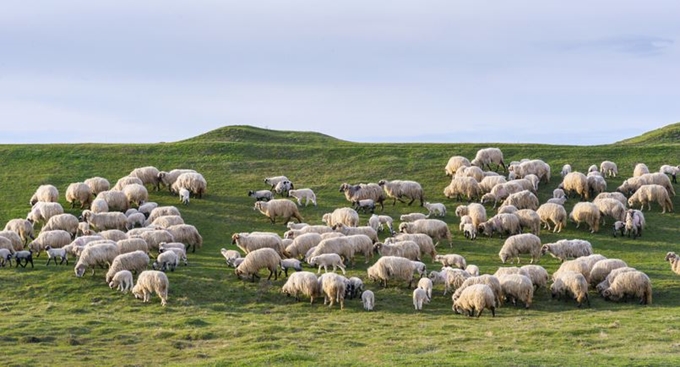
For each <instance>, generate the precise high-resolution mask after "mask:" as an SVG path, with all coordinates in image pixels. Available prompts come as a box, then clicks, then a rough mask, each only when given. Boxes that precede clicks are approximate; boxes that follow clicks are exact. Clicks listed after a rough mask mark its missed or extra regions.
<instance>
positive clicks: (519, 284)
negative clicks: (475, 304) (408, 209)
mask: <svg viewBox="0 0 680 367" xmlns="http://www.w3.org/2000/svg"><path fill="white" fill-rule="evenodd" d="M498 280H499V281H500V283H501V288H502V289H503V294H504V295H505V297H506V298H509V299H510V301H511V302H512V304H513V305H516V304H517V301H518V300H519V301H522V303H524V308H529V307H531V303H532V300H533V298H534V285H533V283H532V282H531V279H529V277H527V276H525V275H520V274H508V275H504V276H502V277H500V278H499V279H498Z"/></svg>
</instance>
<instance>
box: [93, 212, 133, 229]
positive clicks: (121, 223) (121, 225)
mask: <svg viewBox="0 0 680 367" xmlns="http://www.w3.org/2000/svg"><path fill="white" fill-rule="evenodd" d="M82 218H83V221H85V222H87V223H88V224H89V225H90V227H92V228H94V229H95V230H97V231H105V230H107V229H118V230H121V231H123V230H126V225H127V217H126V216H125V214H123V213H120V212H109V213H94V212H92V211H90V210H84V211H83V214H82Z"/></svg>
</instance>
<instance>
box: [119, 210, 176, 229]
mask: <svg viewBox="0 0 680 367" xmlns="http://www.w3.org/2000/svg"><path fill="white" fill-rule="evenodd" d="M138 214H141V215H142V216H144V214H142V213H138ZM128 220H129V217H128ZM177 224H185V223H184V219H183V218H182V216H180V215H164V216H162V217H157V218H156V219H154V220H153V222H152V223H151V224H150V225H148V227H154V228H168V227H170V226H174V225H177Z"/></svg>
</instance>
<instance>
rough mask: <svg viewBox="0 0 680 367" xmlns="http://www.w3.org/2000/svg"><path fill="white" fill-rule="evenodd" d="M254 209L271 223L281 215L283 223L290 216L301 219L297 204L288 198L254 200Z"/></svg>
mask: <svg viewBox="0 0 680 367" xmlns="http://www.w3.org/2000/svg"><path fill="white" fill-rule="evenodd" d="M254 209H255V210H259V211H260V213H262V214H264V215H265V216H266V217H267V218H269V220H270V221H271V223H272V224H276V218H277V217H283V222H284V223H287V222H288V221H289V220H290V218H291V217H294V218H295V219H297V220H298V222H300V223H302V221H303V219H302V216H301V215H300V212H299V211H298V208H297V205H296V204H295V203H294V202H293V201H290V200H288V199H274V200H271V201H266V202H265V201H257V202H255V208H254ZM357 218H358V215H357ZM357 221H358V220H357Z"/></svg>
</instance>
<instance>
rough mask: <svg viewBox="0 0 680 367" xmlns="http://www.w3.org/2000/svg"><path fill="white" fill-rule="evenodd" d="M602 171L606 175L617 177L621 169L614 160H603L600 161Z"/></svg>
mask: <svg viewBox="0 0 680 367" xmlns="http://www.w3.org/2000/svg"><path fill="white" fill-rule="evenodd" d="M600 172H602V174H603V175H604V176H605V177H616V175H618V174H619V169H618V167H616V163H614V162H612V161H602V163H600Z"/></svg>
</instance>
